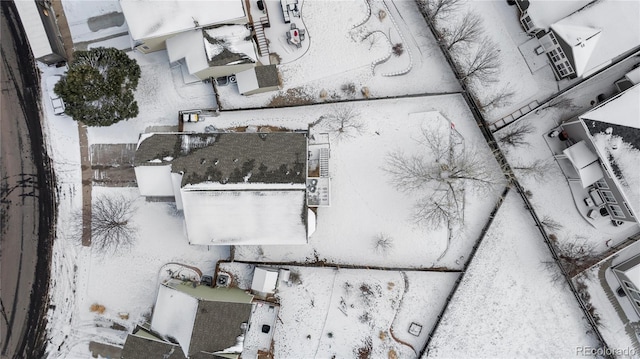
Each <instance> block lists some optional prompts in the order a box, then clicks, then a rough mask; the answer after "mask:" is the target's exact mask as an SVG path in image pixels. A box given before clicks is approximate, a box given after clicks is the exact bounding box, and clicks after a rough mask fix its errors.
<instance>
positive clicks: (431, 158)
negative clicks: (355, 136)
mask: <svg viewBox="0 0 640 359" xmlns="http://www.w3.org/2000/svg"><path fill="white" fill-rule="evenodd" d="M421 135H422V136H421V139H420V142H421V143H422V144H423V145H424V147H425V151H424V152H421V154H416V155H406V154H404V153H403V152H399V151H394V152H390V153H389V154H388V155H387V160H386V166H385V167H384V170H385V171H386V172H387V173H388V174H389V175H390V177H391V183H392V184H393V185H394V186H395V187H396V189H398V190H399V191H402V192H407V193H415V194H417V195H418V196H419V198H418V200H416V202H415V212H414V221H415V222H416V223H418V224H423V225H426V226H428V227H431V228H438V227H441V226H443V225H447V226H448V228H453V227H455V226H457V225H460V224H462V222H463V218H464V217H463V214H464V212H463V211H464V196H465V190H466V189H470V190H471V191H473V192H476V193H482V192H488V191H490V190H491V189H493V188H495V186H496V185H497V184H499V183H501V182H502V181H503V177H502V175H501V174H500V172H499V171H492V166H490V165H489V162H488V160H487V158H485V157H483V156H482V154H481V153H480V152H479V151H477V150H476V149H475V148H474V149H466V148H465V146H464V145H463V144H459V143H458V144H456V142H455V141H452V139H451V136H452V135H451V134H450V133H446V132H445V131H442V130H434V129H431V128H426V129H423V130H422V133H421Z"/></svg>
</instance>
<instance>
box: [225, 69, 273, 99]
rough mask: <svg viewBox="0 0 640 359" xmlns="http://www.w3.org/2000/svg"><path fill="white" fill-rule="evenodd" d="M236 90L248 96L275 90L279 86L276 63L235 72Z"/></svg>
mask: <svg viewBox="0 0 640 359" xmlns="http://www.w3.org/2000/svg"><path fill="white" fill-rule="evenodd" d="M236 81H237V82H238V91H239V92H240V94H242V95H245V96H248V95H253V94H257V93H261V92H268V91H276V90H278V89H279V88H280V79H279V76H278V68H277V67H276V65H267V66H256V67H254V68H251V69H248V70H245V71H242V72H238V73H237V74H236Z"/></svg>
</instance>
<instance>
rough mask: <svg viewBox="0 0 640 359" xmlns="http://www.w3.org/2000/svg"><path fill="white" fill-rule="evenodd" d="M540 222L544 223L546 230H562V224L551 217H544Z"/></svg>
mask: <svg viewBox="0 0 640 359" xmlns="http://www.w3.org/2000/svg"><path fill="white" fill-rule="evenodd" d="M540 222H542V225H543V226H544V227H545V228H546V229H548V230H551V231H559V230H561V229H562V224H561V223H560V222H558V221H556V220H555V219H553V218H551V217H550V216H544V217H542V220H541V221H540Z"/></svg>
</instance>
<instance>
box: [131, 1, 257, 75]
mask: <svg viewBox="0 0 640 359" xmlns="http://www.w3.org/2000/svg"><path fill="white" fill-rule="evenodd" d="M120 6H121V7H122V11H123V13H124V16H125V19H126V21H127V25H128V26H129V34H130V36H131V39H132V41H133V48H134V49H136V50H138V51H140V52H142V53H150V52H154V51H159V50H164V49H166V50H167V53H168V55H169V61H170V62H171V63H179V64H180V65H182V66H185V67H186V70H187V72H188V73H189V74H191V75H192V76H194V77H196V78H198V79H200V80H204V79H207V78H210V77H221V76H228V75H231V74H234V73H236V72H240V71H244V70H247V69H250V68H252V67H253V66H255V65H256V62H257V60H256V59H257V56H256V50H255V45H254V43H253V41H252V37H251V36H252V34H251V31H250V30H249V26H248V24H249V19H248V16H247V14H246V11H245V9H244V6H243V1H241V0H218V1H195V0H193V1H192V0H187V1H180V0H167V1H148V0H144V1H139V0H121V1H120Z"/></svg>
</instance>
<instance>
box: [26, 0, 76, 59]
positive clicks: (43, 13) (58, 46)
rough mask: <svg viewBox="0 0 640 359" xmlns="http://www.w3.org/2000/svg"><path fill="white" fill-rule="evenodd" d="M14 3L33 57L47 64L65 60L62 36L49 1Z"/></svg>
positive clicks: (32, 0) (34, 0)
mask: <svg viewBox="0 0 640 359" xmlns="http://www.w3.org/2000/svg"><path fill="white" fill-rule="evenodd" d="M14 3H15V4H16V9H17V10H18V15H19V16H20V21H21V22H22V26H23V27H24V31H25V33H26V35H27V39H28V40H29V45H30V46H31V51H32V52H33V57H34V58H35V59H36V60H37V61H40V62H42V63H45V64H47V65H53V64H57V63H59V62H61V61H66V60H67V58H66V53H65V51H64V45H63V44H62V36H61V35H60V30H59V29H58V25H57V23H56V15H55V13H54V12H53V9H52V8H51V6H50V3H49V2H48V1H45V0H38V1H36V0H19V1H15V2H14Z"/></svg>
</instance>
